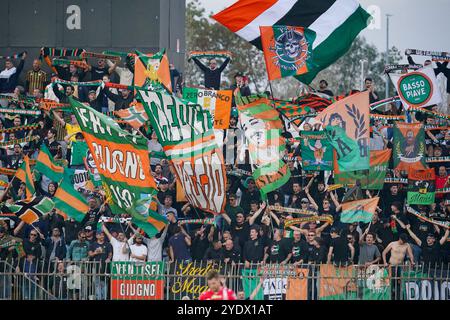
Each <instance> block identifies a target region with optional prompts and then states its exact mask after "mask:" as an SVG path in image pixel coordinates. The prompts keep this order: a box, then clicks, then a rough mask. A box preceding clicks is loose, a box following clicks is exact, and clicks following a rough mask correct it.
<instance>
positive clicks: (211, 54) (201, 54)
mask: <svg viewBox="0 0 450 320" xmlns="http://www.w3.org/2000/svg"><path fill="white" fill-rule="evenodd" d="M192 58H212V59H214V58H230V59H231V58H232V53H231V52H230V51H191V52H189V60H190V59H192Z"/></svg>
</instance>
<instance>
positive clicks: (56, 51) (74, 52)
mask: <svg viewBox="0 0 450 320" xmlns="http://www.w3.org/2000/svg"><path fill="white" fill-rule="evenodd" d="M84 51H85V50H84V49H80V48H75V49H66V48H53V47H43V48H42V49H41V56H42V57H46V56H52V57H80V55H81V54H82V53H83V52H84Z"/></svg>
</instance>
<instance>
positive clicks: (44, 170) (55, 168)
mask: <svg viewBox="0 0 450 320" xmlns="http://www.w3.org/2000/svg"><path fill="white" fill-rule="evenodd" d="M34 169H35V170H37V171H38V172H39V173H41V174H43V175H44V176H46V177H47V178H49V179H50V180H52V181H55V182H58V181H59V180H61V178H62V176H63V173H64V168H63V167H62V166H60V165H57V164H56V163H55V161H54V160H53V156H52V154H51V153H50V151H49V150H48V148H47V146H46V145H45V144H44V143H43V144H42V146H41V150H40V151H39V154H38V156H37V159H36V166H35V167H34Z"/></svg>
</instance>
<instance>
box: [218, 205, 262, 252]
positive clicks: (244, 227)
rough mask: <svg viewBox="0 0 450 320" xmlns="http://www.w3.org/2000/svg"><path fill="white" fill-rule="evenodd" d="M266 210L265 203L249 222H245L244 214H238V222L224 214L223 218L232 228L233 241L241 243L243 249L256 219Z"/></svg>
mask: <svg viewBox="0 0 450 320" xmlns="http://www.w3.org/2000/svg"><path fill="white" fill-rule="evenodd" d="M265 208H266V204H265V202H263V203H262V204H261V206H260V208H259V209H258V210H257V211H256V212H255V213H254V214H253V216H252V217H250V218H249V219H248V221H246V220H245V217H244V214H243V213H242V212H238V213H237V214H236V222H234V221H232V220H231V218H230V217H229V216H228V214H226V213H223V214H222V216H223V218H224V219H225V221H226V222H227V223H228V225H229V226H230V232H231V235H232V236H233V241H235V242H236V243H239V246H240V247H241V248H243V247H244V245H245V242H246V241H247V240H248V235H249V229H250V227H251V226H252V225H253V224H254V223H255V221H256V219H257V218H258V217H259V215H260V214H261V212H262V211H263V210H264V209H265Z"/></svg>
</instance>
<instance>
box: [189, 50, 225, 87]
mask: <svg viewBox="0 0 450 320" xmlns="http://www.w3.org/2000/svg"><path fill="white" fill-rule="evenodd" d="M192 60H194V62H195V64H196V65H197V66H198V67H199V68H200V70H202V71H203V75H204V85H205V88H207V89H214V90H220V78H221V75H222V71H223V70H224V69H225V68H226V67H227V65H228V63H229V62H230V58H227V59H226V60H225V61H224V63H222V65H221V66H220V67H219V68H217V60H216V59H211V60H209V67H207V66H205V65H204V64H203V63H201V62H200V60H199V59H197V58H193V59H192Z"/></svg>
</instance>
